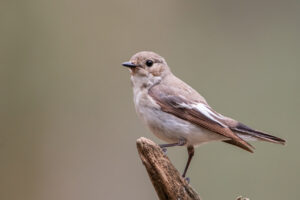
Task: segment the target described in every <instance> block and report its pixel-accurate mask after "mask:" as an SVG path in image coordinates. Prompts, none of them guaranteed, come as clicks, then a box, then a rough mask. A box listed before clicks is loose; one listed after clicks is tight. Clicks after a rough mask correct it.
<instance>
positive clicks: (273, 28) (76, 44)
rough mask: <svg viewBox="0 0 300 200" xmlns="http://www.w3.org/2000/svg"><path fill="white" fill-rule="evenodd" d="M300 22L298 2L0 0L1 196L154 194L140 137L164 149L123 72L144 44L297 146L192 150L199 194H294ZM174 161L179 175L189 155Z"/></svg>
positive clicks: (93, 199) (225, 107) (223, 109)
mask: <svg viewBox="0 0 300 200" xmlns="http://www.w3.org/2000/svg"><path fill="white" fill-rule="evenodd" d="M299 22H300V2H299V1H297V0H287V1H271V0H269V1H268V0H259V1H258V0H255V1H241V0H226V1H224V0H213V1H199V0H191V1H175V0H164V1H145V0H130V1H115V0H110V1H108V0H107V1H101V0H97V1H96V0H86V1H83V0H81V1H79V0H72V1H71V0H60V1H57V0H54V1H49V0H48V1H47V0H25V1H15V0H1V2H0V29H1V35H0V92H1V98H0V118H1V119H0V120H1V126H0V199H3V200H18V199H22V200H52V199H56V200H82V199H88V200H99V199H144V200H152V199H157V196H156V193H155V191H154V189H153V187H152V185H151V183H150V180H149V179H148V175H147V173H146V170H145V169H144V167H143V165H142V163H141V161H140V159H139V157H138V154H137V150H136V146H135V141H136V139H137V138H139V137H141V136H144V137H148V138H150V139H152V140H154V141H155V142H157V143H161V141H159V140H158V139H156V138H155V137H154V136H153V135H152V134H151V133H150V132H149V131H148V130H147V129H146V128H145V127H144V125H143V124H142V123H141V122H140V121H139V119H138V118H137V116H136V114H135V111H134V106H133V101H132V89H131V83H130V79H129V72H128V70H127V69H125V68H124V67H122V66H121V63H122V62H124V61H127V60H129V59H130V57H131V56H132V55H133V54H134V53H136V52H138V51H141V50H151V51H155V52H157V53H159V54H160V55H162V56H163V57H165V58H166V60H167V62H168V64H169V66H170V67H171V69H172V71H173V72H174V73H175V74H176V75H177V76H178V77H180V78H181V79H183V80H185V81H186V82H187V83H189V84H190V85H192V86H193V87H194V88H195V89H196V90H198V91H199V92H200V93H201V94H202V95H204V96H205V97H206V99H207V101H208V102H209V104H210V105H211V106H212V107H213V108H215V109H216V110H217V111H219V112H220V113H223V114H225V115H228V116H231V117H233V118H237V119H239V120H240V121H242V122H243V123H245V124H247V125H249V126H251V127H253V128H256V129H260V130H264V131H267V132H269V133H272V134H274V135H276V136H278V137H282V138H285V139H286V140H287V141H288V142H287V145H286V146H281V145H274V144H270V143H259V142H256V143H254V145H255V146H256V152H255V154H249V153H248V152H246V151H242V150H240V149H238V148H236V147H233V146H231V145H227V144H223V143H220V142H219V143H210V144H206V145H203V146H201V147H200V148H197V150H196V154H195V157H194V160H193V161H192V165H191V168H190V170H189V171H188V176H189V177H190V178H191V185H192V186H193V187H194V188H195V189H196V190H197V191H198V192H199V193H200V195H201V197H202V198H203V199H207V200H209V199H235V198H236V197H237V196H238V195H243V196H247V197H249V198H250V199H253V200H254V199H255V200H266V199H272V200H279V199H280V200H281V199H286V198H288V199H299V197H300V194H299V189H300V188H299V187H300V180H299V179H300V156H299V150H300V149H299V142H298V141H299V140H300V133H299V130H298V127H299V123H300V121H299V115H300V108H299V107H300V106H299V103H300V78H299V75H300V74H299V73H300V66H299V63H300V58H299V57H300V42H299V41H300V40H299V35H300V24H299ZM168 155H169V157H170V159H171V160H172V162H173V163H174V165H175V166H176V167H177V168H178V170H179V171H180V172H182V170H183V168H184V165H185V163H186V160H187V153H186V149H185V148H172V149H169V151H168Z"/></svg>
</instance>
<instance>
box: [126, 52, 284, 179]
mask: <svg viewBox="0 0 300 200" xmlns="http://www.w3.org/2000/svg"><path fill="white" fill-rule="evenodd" d="M122 65H123V66H124V67H127V68H128V69H129V71H130V74H131V82H132V88H133V101H134V106H135V110H136V113H137V115H138V117H139V118H141V120H142V121H143V122H144V123H145V124H146V125H147V126H148V128H149V129H150V131H151V132H152V133H153V134H154V135H155V136H157V137H158V138H159V139H161V140H162V141H164V142H166V143H165V144H160V145H159V146H160V147H161V148H162V149H163V151H165V152H166V148H167V147H174V146H185V147H186V148H187V152H188V160H187V163H186V165H185V168H184V171H183V174H182V177H186V173H187V170H188V168H189V166H190V163H191V160H192V158H193V156H194V152H195V150H194V149H195V147H197V146H199V145H200V144H204V143H208V142H212V141H222V142H225V143H228V144H231V145H235V146H237V147H239V148H241V149H244V150H246V151H248V152H251V153H253V150H254V146H252V145H251V144H250V143H249V141H266V142H272V143H277V144H285V140H284V139H281V138H279V137H276V136H272V135H269V134H267V133H264V132H262V131H259V130H255V129H252V128H250V127H248V126H246V125H245V124H243V123H241V122H239V121H237V120H235V119H232V118H230V117H226V116H224V115H222V114H220V113H218V112H216V111H215V110H213V109H212V108H211V107H210V106H209V105H208V103H207V102H206V100H205V98H204V97H202V96H201V95H200V94H199V93H198V92H197V91H196V90H195V89H193V88H192V87H191V86H189V85H188V84H187V83H185V82H184V81H182V80H181V79H179V78H177V77H176V76H175V75H174V74H173V73H172V72H171V70H170V68H169V66H168V64H167V62H166V60H165V59H164V58H163V57H161V56H160V55H158V54H156V53H154V52H151V51H141V52H138V53H136V54H135V55H133V56H132V57H131V58H130V60H129V61H128V62H124V63H122Z"/></svg>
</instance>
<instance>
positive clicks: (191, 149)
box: [182, 146, 195, 182]
mask: <svg viewBox="0 0 300 200" xmlns="http://www.w3.org/2000/svg"><path fill="white" fill-rule="evenodd" d="M187 150H188V154H189V158H188V161H187V163H186V165H185V168H184V171H183V174H182V177H183V178H185V175H186V172H187V170H188V168H189V165H190V163H191V160H192V158H193V156H194V152H195V151H194V147H193V146H188V147H187ZM186 180H187V181H188V182H189V178H186Z"/></svg>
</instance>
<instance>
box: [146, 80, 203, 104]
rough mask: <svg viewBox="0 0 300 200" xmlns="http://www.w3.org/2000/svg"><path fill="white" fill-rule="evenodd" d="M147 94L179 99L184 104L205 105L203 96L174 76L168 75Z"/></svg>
mask: <svg viewBox="0 0 300 200" xmlns="http://www.w3.org/2000/svg"><path fill="white" fill-rule="evenodd" d="M149 92H151V93H152V94H154V95H159V96H161V97H173V98H181V99H182V100H184V101H186V102H194V103H204V104H207V102H206V100H205V98H204V97H203V96H201V95H200V94H199V93H198V92H197V91H196V90H195V89H193V88H192V87H191V86H189V85H188V84H187V83H185V82H184V81H182V80H180V79H179V78H177V77H176V76H174V75H169V76H167V77H165V78H164V79H162V80H161V82H160V83H159V84H156V85H154V86H153V87H152V88H150V90H149Z"/></svg>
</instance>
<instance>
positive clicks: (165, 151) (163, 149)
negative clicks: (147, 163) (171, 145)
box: [161, 147, 168, 156]
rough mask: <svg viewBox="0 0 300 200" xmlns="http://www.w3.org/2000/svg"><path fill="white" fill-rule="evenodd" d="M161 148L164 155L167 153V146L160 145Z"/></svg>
mask: <svg viewBox="0 0 300 200" xmlns="http://www.w3.org/2000/svg"><path fill="white" fill-rule="evenodd" d="M161 150H162V151H163V152H164V155H165V156H166V155H167V151H168V150H167V148H166V147H162V148H161Z"/></svg>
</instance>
